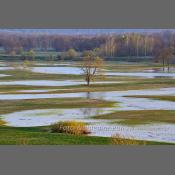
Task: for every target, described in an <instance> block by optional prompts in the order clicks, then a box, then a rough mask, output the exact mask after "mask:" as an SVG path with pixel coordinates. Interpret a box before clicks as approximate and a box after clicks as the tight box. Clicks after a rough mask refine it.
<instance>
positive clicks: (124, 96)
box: [0, 63, 175, 143]
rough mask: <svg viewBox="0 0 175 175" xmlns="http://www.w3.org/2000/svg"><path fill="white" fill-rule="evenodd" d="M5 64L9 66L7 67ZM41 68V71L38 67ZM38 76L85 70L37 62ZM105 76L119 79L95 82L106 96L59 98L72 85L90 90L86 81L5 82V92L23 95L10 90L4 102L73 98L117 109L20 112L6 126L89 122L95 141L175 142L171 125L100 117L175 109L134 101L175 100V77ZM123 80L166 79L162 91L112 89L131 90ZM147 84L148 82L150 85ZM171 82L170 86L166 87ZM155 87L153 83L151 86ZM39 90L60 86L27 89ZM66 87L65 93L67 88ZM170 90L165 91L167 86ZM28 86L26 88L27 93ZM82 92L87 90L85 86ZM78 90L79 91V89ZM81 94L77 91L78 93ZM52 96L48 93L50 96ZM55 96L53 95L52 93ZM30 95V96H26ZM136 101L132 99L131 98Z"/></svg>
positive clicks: (169, 104)
mask: <svg viewBox="0 0 175 175" xmlns="http://www.w3.org/2000/svg"><path fill="white" fill-rule="evenodd" d="M4 64H5V63H3V65H4ZM37 66H38V67H37ZM13 69H14V68H12V67H7V66H6V67H5V66H4V67H0V71H8V70H13ZM30 71H31V72H35V73H42V75H43V76H44V75H48V74H49V75H50V74H54V76H55V74H56V75H58V76H59V75H62V74H65V75H82V70H81V69H80V67H70V65H69V64H67V63H65V64H64V63H62V64H61V65H60V64H58V66H57V64H54V66H50V67H49V66H47V63H36V64H35V65H34V66H33V67H32V68H31V70H30ZM104 74H105V75H106V76H107V78H108V76H112V77H113V76H114V78H116V79H115V80H113V81H109V80H108V79H104V80H98V81H94V82H92V86H93V85H98V84H99V85H100V86H102V87H103V88H104V91H98V92H97V90H93V91H94V92H90V91H88V90H87V92H78V90H76V92H71V93H53V92H51V91H56V90H58V89H57V87H59V86H61V88H62V89H63V90H65V89H66V88H68V87H69V86H74V85H77V86H78V85H86V82H85V81H83V80H82V78H81V79H71V80H67V79H65V80H64V75H63V77H62V79H63V80H55V79H54V80H50V79H49V80H47V76H46V79H45V80H31V79H30V80H28V79H27V78H26V79H25V80H24V79H23V80H10V79H8V81H7V80H4V79H2V80H0V88H1V86H2V87H4V86H6V87H8V88H9V87H11V86H16V85H17V86H20V89H19V90H14V91H16V92H18V93H19V94H11V93H10V92H9V93H8V91H7V90H6V89H5V90H6V94H3V93H1V94H0V101H2V102H3V101H4V100H9V101H11V100H28V99H62V98H64V100H66V99H69V98H72V99H74V98H82V99H97V100H105V101H112V102H115V104H114V105H113V106H112V107H76V108H71V107H69V108H68V107H65V108H64V107H63V108H59V109H58V108H52V109H47V108H46V109H34V110H19V111H15V112H11V113H7V114H2V115H1V119H2V120H3V121H5V122H6V124H5V125H6V126H11V127H37V126H48V125H51V124H53V123H55V122H58V121H67V120H78V121H83V122H86V123H87V127H88V128H89V129H90V130H91V134H89V135H93V136H103V137H111V136H112V135H114V134H121V135H123V136H125V137H126V138H130V137H132V138H135V139H139V140H151V141H162V142H171V143H175V124H173V123H171V122H170V123H166V122H152V123H147V124H140V125H136V126H128V125H123V124H120V121H121V120H122V119H116V120H115V123H114V122H113V120H109V119H96V118H94V116H100V115H103V114H110V113H113V112H116V111H136V110H139V111H145V110H165V111H166V110H172V111H174V110H175V101H169V100H161V99H159V100H158V99H151V98H146V97H144V98H137V97H133V96H135V95H144V96H145V95H146V96H151V95H154V96H170V97H173V96H175V86H174V85H175V83H174V84H173V82H172V83H171V84H170V85H169V86H170V87H166V86H165V85H166V81H167V80H166V78H172V81H173V79H174V78H175V73H173V72H169V73H163V72H157V71H153V69H150V68H148V70H147V71H145V70H143V71H140V72H117V71H116V72H115V71H114V70H113V71H111V70H109V69H107V68H105V71H104ZM5 76H10V77H11V76H12V77H13V76H14V75H13V74H11V75H10V74H9V75H6V74H3V72H2V74H1V72H0V77H2V78H3V77H5ZM120 76H124V77H125V76H126V77H133V78H134V77H142V78H145V79H146V80H147V79H150V78H151V79H152V78H160V77H161V78H162V81H161V83H160V86H161V87H160V88H156V86H155V88H150V89H144V84H143V85H142V86H143V89H139V90H135V89H133V90H116V91H115V90H108V89H107V88H110V86H109V87H108V85H109V84H116V86H117V84H119V85H122V86H123V87H125V83H126V82H127V80H126V81H120V80H117V78H118V77H120ZM146 80H145V81H146ZM134 81H135V82H133V84H134V83H135V84H139V83H140V82H139V80H134ZM164 81H165V83H164ZM150 84H151V83H150ZM32 86H34V87H35V86H39V87H47V86H55V88H54V89H49V88H48V89H25V88H26V87H30V88H31V87H32ZM64 86H65V88H64ZM164 86H165V87H164ZM23 87H24V89H22V88H23ZM82 88H87V87H86V86H83V87H82ZM75 89H76V88H75ZM75 89H71V90H72V91H73V90H75ZM46 92H47V93H46ZM49 92H50V93H49ZM23 93H24V94H23ZM129 96H131V97H129ZM174 117H175V116H174Z"/></svg>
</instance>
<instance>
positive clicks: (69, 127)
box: [51, 121, 90, 135]
mask: <svg viewBox="0 0 175 175" xmlns="http://www.w3.org/2000/svg"><path fill="white" fill-rule="evenodd" d="M51 131H52V132H58V133H66V134H73V135H83V134H88V133H90V132H89V131H88V129H87V128H86V124H85V123H83V122H78V121H60V122H58V123H55V124H53V125H52V126H51Z"/></svg>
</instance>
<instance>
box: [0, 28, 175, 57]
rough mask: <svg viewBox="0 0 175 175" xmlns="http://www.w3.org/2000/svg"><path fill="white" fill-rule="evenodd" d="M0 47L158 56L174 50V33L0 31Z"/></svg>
mask: <svg viewBox="0 0 175 175" xmlns="http://www.w3.org/2000/svg"><path fill="white" fill-rule="evenodd" d="M0 47H1V48H3V49H4V51H5V52H6V53H9V54H20V53H22V51H30V50H39V51H49V50H54V51H56V52H67V51H68V50H70V49H73V50H74V51H76V52H85V51H89V50H93V51H94V50H95V51H96V52H98V54H99V55H100V56H103V57H122V56H123V57H132V56H136V57H141V56H142V57H143V56H144V57H147V56H154V57H157V58H158V57H159V55H160V52H161V51H162V49H167V48H171V50H172V52H173V53H174V48H175V33H173V32H170V31H165V32H160V33H125V34H110V35H107V34H103V35H92V36H89V35H77V36H75V35H74V36H68V35H56V34H53V35H49V34H16V33H6V32H1V33H0Z"/></svg>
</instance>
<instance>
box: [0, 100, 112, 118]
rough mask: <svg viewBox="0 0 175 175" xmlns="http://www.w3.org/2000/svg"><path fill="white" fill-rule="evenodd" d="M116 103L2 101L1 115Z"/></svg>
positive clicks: (93, 101)
mask: <svg viewBox="0 0 175 175" xmlns="http://www.w3.org/2000/svg"><path fill="white" fill-rule="evenodd" d="M113 104H114V102H111V101H104V100H96V99H84V98H66V99H64V98H46V99H26V100H0V115H2V114H7V113H12V112H16V111H21V110H32V109H54V108H83V107H84V108H95V107H99V108H100V107H112V106H113Z"/></svg>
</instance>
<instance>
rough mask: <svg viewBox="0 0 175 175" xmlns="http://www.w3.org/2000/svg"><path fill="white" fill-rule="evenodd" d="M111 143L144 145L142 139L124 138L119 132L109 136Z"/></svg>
mask: <svg viewBox="0 0 175 175" xmlns="http://www.w3.org/2000/svg"><path fill="white" fill-rule="evenodd" d="M111 143H112V144H113V145H145V144H146V143H145V142H144V141H138V140H134V139H133V138H125V137H124V136H121V135H119V134H115V135H113V136H112V137H111Z"/></svg>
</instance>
